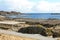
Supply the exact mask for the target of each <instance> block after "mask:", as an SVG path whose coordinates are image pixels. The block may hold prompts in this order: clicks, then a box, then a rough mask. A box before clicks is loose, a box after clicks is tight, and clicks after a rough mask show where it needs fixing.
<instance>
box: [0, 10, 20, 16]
mask: <svg viewBox="0 0 60 40" xmlns="http://www.w3.org/2000/svg"><path fill="white" fill-rule="evenodd" d="M18 14H20V12H15V11H11V12H7V11H0V15H3V16H7V15H18Z"/></svg>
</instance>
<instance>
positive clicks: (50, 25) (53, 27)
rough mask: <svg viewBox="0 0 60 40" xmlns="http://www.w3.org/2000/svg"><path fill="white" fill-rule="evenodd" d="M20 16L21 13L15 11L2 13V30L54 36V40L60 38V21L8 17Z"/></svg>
mask: <svg viewBox="0 0 60 40" xmlns="http://www.w3.org/2000/svg"><path fill="white" fill-rule="evenodd" d="M18 14H21V13H20V12H14V11H11V12H5V11H0V29H3V30H8V31H14V32H17V33H23V34H40V35H42V36H44V37H51V36H52V38H60V20H59V19H32V18H9V17H7V15H18ZM3 35H4V34H3ZM11 37H12V36H11ZM18 39H19V38H18ZM22 40H23V38H22Z"/></svg>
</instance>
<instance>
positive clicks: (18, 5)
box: [5, 0, 34, 13]
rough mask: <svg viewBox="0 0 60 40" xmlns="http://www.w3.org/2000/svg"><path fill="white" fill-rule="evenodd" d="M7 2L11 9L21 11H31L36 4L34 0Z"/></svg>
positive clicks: (11, 0) (8, 0)
mask: <svg viewBox="0 0 60 40" xmlns="http://www.w3.org/2000/svg"><path fill="white" fill-rule="evenodd" d="M5 3H6V4H8V5H9V9H10V10H20V11H21V12H25V13H26V12H30V11H31V8H32V7H33V6H34V2H29V1H28V0H5Z"/></svg>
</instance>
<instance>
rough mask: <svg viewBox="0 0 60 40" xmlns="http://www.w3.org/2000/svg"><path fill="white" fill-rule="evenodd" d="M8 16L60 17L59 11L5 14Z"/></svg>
mask: <svg viewBox="0 0 60 40" xmlns="http://www.w3.org/2000/svg"><path fill="white" fill-rule="evenodd" d="M7 16H8V17H10V18H32V19H48V18H57V19H60V13H22V14H18V15H7Z"/></svg>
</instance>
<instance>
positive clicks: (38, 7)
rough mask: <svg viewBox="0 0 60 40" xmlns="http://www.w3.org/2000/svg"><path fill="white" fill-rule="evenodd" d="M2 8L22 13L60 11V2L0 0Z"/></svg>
mask: <svg viewBox="0 0 60 40" xmlns="http://www.w3.org/2000/svg"><path fill="white" fill-rule="evenodd" d="M0 6H1V7H0V9H1V10H2V9H3V10H7V11H8V10H9V11H20V12H22V13H35V12H36V13H60V2H49V1H48V0H47V1H45V0H39V1H37V2H35V1H30V0H3V1H2V0H0Z"/></svg>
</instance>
